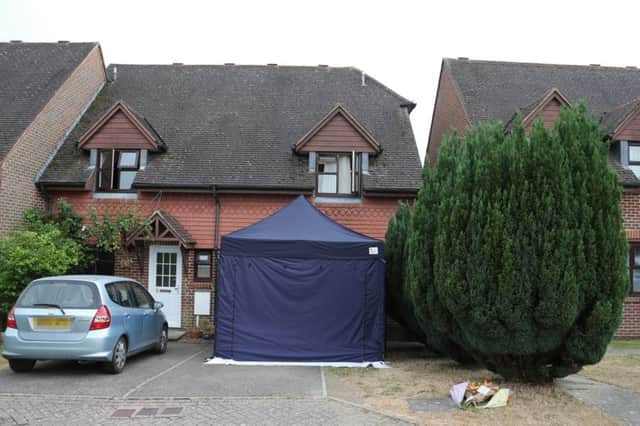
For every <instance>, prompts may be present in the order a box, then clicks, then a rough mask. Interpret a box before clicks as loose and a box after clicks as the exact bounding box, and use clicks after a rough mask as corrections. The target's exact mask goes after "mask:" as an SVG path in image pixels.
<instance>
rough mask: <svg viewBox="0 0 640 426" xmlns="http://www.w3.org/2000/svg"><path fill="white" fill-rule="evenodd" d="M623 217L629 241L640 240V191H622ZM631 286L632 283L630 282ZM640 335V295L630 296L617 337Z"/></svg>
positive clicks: (625, 303)
mask: <svg viewBox="0 0 640 426" xmlns="http://www.w3.org/2000/svg"><path fill="white" fill-rule="evenodd" d="M621 206H622V217H623V220H624V229H625V231H626V233H627V239H628V240H629V241H634V242H635V241H640V192H638V191H634V190H627V191H625V192H623V193H622V202H621ZM629 287H631V284H629ZM639 337H640V297H638V296H629V297H627V298H626V300H625V301H624V306H623V314H622V323H621V324H620V327H619V328H618V331H617V333H616V338H621V339H625V338H639Z"/></svg>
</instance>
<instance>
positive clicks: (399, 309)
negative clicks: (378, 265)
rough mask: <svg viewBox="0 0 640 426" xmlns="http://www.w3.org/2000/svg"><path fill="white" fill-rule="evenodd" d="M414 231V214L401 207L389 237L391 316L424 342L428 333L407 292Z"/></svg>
mask: <svg viewBox="0 0 640 426" xmlns="http://www.w3.org/2000/svg"><path fill="white" fill-rule="evenodd" d="M410 230H411V210H409V206H408V205H407V204H405V203H400V205H399V207H398V211H397V212H396V214H395V216H393V217H392V218H391V219H390V220H389V226H388V227H387V234H386V236H385V245H384V254H385V258H386V261H387V267H386V269H385V272H386V280H385V281H386V294H387V297H386V301H387V312H388V313H389V315H390V316H391V317H392V318H393V319H394V320H396V321H397V322H398V323H400V324H402V325H403V326H404V327H405V328H406V329H407V330H408V331H409V332H410V333H411V334H413V336H414V337H416V338H418V339H419V340H421V341H424V332H423V331H422V328H421V327H420V326H419V324H418V322H417V320H416V316H415V312H414V305H413V303H412V301H411V298H410V295H409V292H408V291H407V289H406V288H405V286H406V285H407V283H408V282H407V280H406V275H407V268H408V263H407V248H408V246H407V239H408V237H409V232H410Z"/></svg>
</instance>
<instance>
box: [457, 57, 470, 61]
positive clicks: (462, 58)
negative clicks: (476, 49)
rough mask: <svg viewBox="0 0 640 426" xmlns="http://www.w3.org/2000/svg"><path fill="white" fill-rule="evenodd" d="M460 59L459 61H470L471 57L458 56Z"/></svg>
mask: <svg viewBox="0 0 640 426" xmlns="http://www.w3.org/2000/svg"><path fill="white" fill-rule="evenodd" d="M458 60H459V61H468V60H469V58H467V57H466V56H458Z"/></svg>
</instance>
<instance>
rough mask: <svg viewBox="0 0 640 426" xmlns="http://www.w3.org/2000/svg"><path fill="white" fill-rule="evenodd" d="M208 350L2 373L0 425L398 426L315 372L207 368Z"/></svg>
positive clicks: (175, 346)
mask: <svg viewBox="0 0 640 426" xmlns="http://www.w3.org/2000/svg"><path fill="white" fill-rule="evenodd" d="M211 350H212V348H211V345H210V344H208V345H195V344H181V343H171V344H170V345H169V350H168V351H167V353H166V354H164V355H155V354H142V355H139V356H136V357H133V358H131V359H130V360H129V362H128V364H127V367H126V368H125V370H124V372H123V373H122V374H119V375H109V374H105V373H103V372H102V371H101V370H100V369H99V368H97V366H96V365H95V364H78V363H75V362H58V361H56V362H54V361H49V362H39V363H37V364H36V368H35V369H34V370H33V371H32V372H29V373H26V374H14V373H13V372H11V371H10V370H9V369H8V368H4V369H0V424H5V423H6V424H24V423H29V424H38V423H49V424H58V423H59V424H74V423H78V424H83V423H86V422H87V421H91V422H93V423H109V422H112V421H117V420H118V419H119V418H123V419H127V420H128V421H132V420H133V421H134V423H140V424H145V423H149V424H156V423H163V422H167V423H172V424H176V423H177V424H179V423H184V424H193V423H199V422H202V423H225V424H282V423H300V424H327V423H331V424H344V423H349V424H376V423H379V424H389V423H394V422H396V420H395V419H391V418H389V417H385V416H383V415H380V414H377V413H373V412H370V411H368V410H363V409H361V408H358V407H354V406H351V405H347V404H344V403H341V402H338V401H336V400H332V399H331V398H327V393H326V387H325V384H324V380H323V375H322V370H321V369H320V368H318V367H242V366H223V365H215V366H213V365H205V364H204V360H205V358H207V357H208V356H210V355H211ZM120 416H121V417H120Z"/></svg>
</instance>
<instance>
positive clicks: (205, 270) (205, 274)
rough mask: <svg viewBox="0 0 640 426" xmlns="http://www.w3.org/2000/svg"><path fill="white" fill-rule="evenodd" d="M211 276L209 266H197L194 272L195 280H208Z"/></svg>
mask: <svg viewBox="0 0 640 426" xmlns="http://www.w3.org/2000/svg"><path fill="white" fill-rule="evenodd" d="M210 276H211V266H209V265H198V269H197V272H196V277H197V278H209V277H210Z"/></svg>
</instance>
